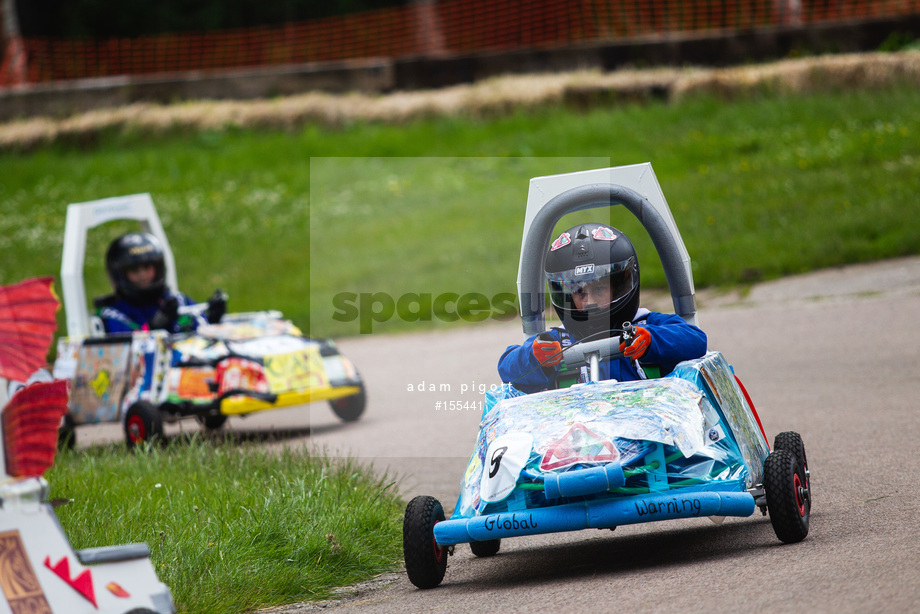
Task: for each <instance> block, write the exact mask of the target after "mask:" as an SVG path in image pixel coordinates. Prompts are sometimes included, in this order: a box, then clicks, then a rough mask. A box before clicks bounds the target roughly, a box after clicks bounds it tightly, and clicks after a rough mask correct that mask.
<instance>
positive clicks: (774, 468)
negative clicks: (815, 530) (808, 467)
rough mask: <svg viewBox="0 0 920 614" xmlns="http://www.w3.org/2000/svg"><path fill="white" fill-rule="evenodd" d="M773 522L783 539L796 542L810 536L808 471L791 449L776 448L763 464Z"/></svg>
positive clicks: (774, 528)
mask: <svg viewBox="0 0 920 614" xmlns="http://www.w3.org/2000/svg"><path fill="white" fill-rule="evenodd" d="M763 473H764V475H763V487H764V490H765V491H766V496H767V511H768V512H769V513H770V523H771V524H772V525H773V531H774V532H775V533H776V536H777V537H778V538H779V539H780V541H782V542H784V543H787V544H794V543H796V542H800V541H802V540H803V539H805V536H806V535H808V521H809V518H810V516H811V493H810V492H809V490H808V486H807V484H808V482H807V480H806V478H805V471H804V470H803V469H802V466H801V465H800V464H799V459H797V458H796V456H795V454H793V453H792V452H791V451H790V450H783V449H779V450H774V451H773V452H772V453H771V454H770V455H769V456H768V457H767V460H766V461H765V462H764V464H763Z"/></svg>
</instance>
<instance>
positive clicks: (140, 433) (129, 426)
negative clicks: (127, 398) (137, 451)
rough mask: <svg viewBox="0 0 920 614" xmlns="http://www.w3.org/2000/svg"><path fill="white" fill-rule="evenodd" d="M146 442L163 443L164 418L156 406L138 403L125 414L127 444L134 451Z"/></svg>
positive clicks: (142, 402) (144, 402)
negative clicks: (138, 445) (137, 446)
mask: <svg viewBox="0 0 920 614" xmlns="http://www.w3.org/2000/svg"><path fill="white" fill-rule="evenodd" d="M145 441H163V417H162V416H161V415H160V410H159V409H158V408H157V406H156V405H154V404H152V403H148V402H146V401H138V402H137V403H135V404H134V405H132V406H131V407H129V408H128V411H127V413H126V414H125V443H126V444H127V446H128V449H129V450H133V449H134V447H135V446H136V445H137V444H139V443H143V442H145Z"/></svg>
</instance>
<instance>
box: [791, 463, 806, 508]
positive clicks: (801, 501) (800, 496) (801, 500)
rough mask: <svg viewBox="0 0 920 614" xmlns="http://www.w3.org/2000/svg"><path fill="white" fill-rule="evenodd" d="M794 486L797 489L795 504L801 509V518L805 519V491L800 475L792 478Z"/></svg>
mask: <svg viewBox="0 0 920 614" xmlns="http://www.w3.org/2000/svg"><path fill="white" fill-rule="evenodd" d="M792 485H793V487H794V488H795V504H796V505H797V506H798V508H799V516H801V517H802V518H804V517H805V489H804V488H803V487H802V480H800V479H799V474H798V473H796V474H795V475H793V476H792Z"/></svg>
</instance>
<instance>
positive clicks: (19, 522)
mask: <svg viewBox="0 0 920 614" xmlns="http://www.w3.org/2000/svg"><path fill="white" fill-rule="evenodd" d="M47 491H48V484H47V482H45V480H44V479H43V478H37V477H29V478H20V479H18V480H14V481H7V482H5V483H2V484H0V502H2V508H0V544H2V548H0V563H2V565H3V569H5V570H10V571H14V572H15V577H12V576H11V577H9V578H5V581H4V582H3V598H0V614H5V613H10V614H12V613H14V612H68V613H71V612H72V613H74V614H80V613H82V612H86V613H89V612H129V611H135V610H137V611H145V612H146V611H151V612H159V613H162V614H171V613H172V612H175V611H176V610H175V606H174V605H173V601H172V594H171V592H170V590H169V588H168V587H167V586H166V585H165V584H163V583H162V582H160V580H159V578H158V577H157V575H156V572H155V571H154V569H153V565H152V563H151V561H150V550H149V548H148V547H147V545H146V544H125V545H120V546H107V547H101V548H90V549H86V550H74V549H73V547H72V546H71V544H70V541H69V540H68V539H67V535H66V534H65V533H64V530H63V528H62V527H61V524H60V522H59V521H58V519H57V516H56V515H55V513H54V510H53V509H52V507H51V505H50V504H48V503H47V502H46V498H47Z"/></svg>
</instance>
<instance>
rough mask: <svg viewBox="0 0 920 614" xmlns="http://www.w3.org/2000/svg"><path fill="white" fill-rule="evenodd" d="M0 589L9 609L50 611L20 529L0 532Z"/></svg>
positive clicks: (38, 613) (32, 613) (48, 613)
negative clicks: (0, 571)
mask: <svg viewBox="0 0 920 614" xmlns="http://www.w3.org/2000/svg"><path fill="white" fill-rule="evenodd" d="M0 570H2V573H0V588H2V589H3V596H4V597H6V602H7V603H8V604H9V605H10V610H11V611H12V612H29V613H30V614H51V606H50V605H49V604H48V600H47V599H46V598H45V594H44V592H43V591H42V586H41V584H40V583H39V581H38V577H37V576H36V575H35V570H34V569H33V568H32V564H31V563H30V562H29V556H28V554H26V549H25V547H24V546H23V543H22V537H20V535H19V531H16V530H13V531H4V532H3V533H0Z"/></svg>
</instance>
